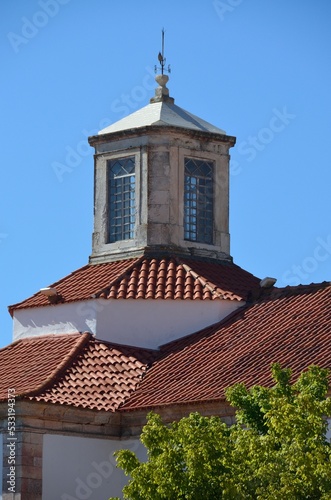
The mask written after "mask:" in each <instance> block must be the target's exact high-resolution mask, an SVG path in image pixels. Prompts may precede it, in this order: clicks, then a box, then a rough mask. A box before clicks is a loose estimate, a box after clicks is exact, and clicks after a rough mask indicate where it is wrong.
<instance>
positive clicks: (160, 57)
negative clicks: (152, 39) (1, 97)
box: [154, 28, 171, 75]
mask: <svg viewBox="0 0 331 500" xmlns="http://www.w3.org/2000/svg"><path fill="white" fill-rule="evenodd" d="M157 58H158V60H159V63H160V66H159V67H157V66H156V65H155V68H154V69H155V73H157V70H159V69H160V70H161V75H163V74H164V72H165V71H166V72H167V73H170V72H171V69H170V64H168V68H165V63H166V58H165V57H164V28H162V52H159V54H158V56H157Z"/></svg>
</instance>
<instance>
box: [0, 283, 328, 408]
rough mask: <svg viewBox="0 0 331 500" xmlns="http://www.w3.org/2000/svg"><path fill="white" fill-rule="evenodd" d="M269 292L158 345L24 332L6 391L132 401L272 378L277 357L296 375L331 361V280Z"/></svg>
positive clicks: (219, 392)
mask: <svg viewBox="0 0 331 500" xmlns="http://www.w3.org/2000/svg"><path fill="white" fill-rule="evenodd" d="M265 294H266V295H265V297H261V298H260V299H259V300H257V301H256V302H254V303H251V304H247V305H246V306H244V307H242V308H241V309H239V310H237V311H236V312H234V313H232V314H231V315H230V316H228V317H227V318H226V319H225V320H223V321H222V322H220V323H218V324H216V325H213V326H211V327H208V328H205V329H204V330H201V331H200V332H197V333H194V334H191V335H189V336H186V337H184V338H182V339H179V340H177V341H174V342H171V343H169V344H167V345H164V346H163V347H161V349H160V350H159V351H158V352H157V351H150V350H147V349H140V348H134V347H128V346H120V345H115V344H110V343H107V342H103V341H99V340H96V339H94V338H93V337H92V336H91V335H90V334H87V333H85V334H71V335H48V336H47V335H45V336H43V337H32V338H26V339H23V340H19V341H17V342H15V343H13V344H11V345H9V346H8V347H6V348H4V349H1V350H0V366H1V369H2V373H3V375H2V377H0V380H1V382H0V398H1V399H2V400H4V399H6V397H7V390H8V387H14V388H15V389H16V393H17V395H20V396H21V397H23V398H29V399H30V400H34V401H43V402H49V403H57V404H65V405H73V406H77V407H84V408H89V409H98V410H106V411H116V410H118V409H121V410H122V411H128V410H132V409H138V408H151V407H155V406H159V405H170V404H185V403H194V402H195V403H201V402H203V401H213V400H219V399H223V398H224V389H225V388H226V387H228V386H230V385H232V384H234V383H236V382H244V383H245V384H247V385H248V386H252V385H254V384H262V385H270V384H271V377H270V364H271V363H272V362H276V361H277V362H280V363H281V364H282V366H284V367H290V368H292V370H293V377H294V378H296V377H297V376H298V375H299V373H300V372H301V371H302V370H304V369H306V368H307V367H308V366H309V365H311V364H313V363H314V364H317V365H320V366H322V367H327V368H331V349H330V347H331V323H330V310H331V286H330V284H328V283H324V284H320V285H307V286H299V287H293V288H291V287H287V288H284V289H272V290H267V291H265ZM22 374H24V376H23V375H22Z"/></svg>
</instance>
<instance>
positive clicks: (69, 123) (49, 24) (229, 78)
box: [0, 0, 331, 346]
mask: <svg viewBox="0 0 331 500" xmlns="http://www.w3.org/2000/svg"><path fill="white" fill-rule="evenodd" d="M330 24H331V3H330V2H329V1H328V0H315V1H314V2H312V1H311V0H291V1H289V0H224V1H222V0H215V1H213V0H190V1H186V0H183V1H181V2H164V1H162V2H161V1H158V0H141V1H137V0H112V1H111V0H94V1H88V0H36V1H35V0H2V1H1V4H0V32H1V44H0V51H1V54H0V55H1V62H2V78H1V82H0V88H1V124H0V127H1V162H2V168H1V197H0V203H1V212H0V213H1V219H0V256H1V264H2V286H1V295H0V325H1V336H0V346H3V345H6V344H8V343H9V342H10V340H11V318H10V316H9V314H8V312H7V306H8V305H9V304H13V303H16V302H19V301H21V300H23V299H24V298H26V297H28V296H30V295H32V294H33V293H35V292H37V291H38V290H39V289H40V288H41V287H44V286H47V285H49V284H51V283H52V282H54V281H56V280H58V279H59V278H61V277H63V276H65V275H67V274H68V273H70V272H71V271H73V270H75V269H77V268H79V267H81V266H82V265H84V264H86V263H87V261H88V256H89V254H90V253H91V234H92V223H93V156H92V149H91V148H90V147H88V145H87V140H86V138H87V136H88V135H92V134H94V133H96V131H97V130H99V129H101V128H104V127H105V126H106V125H107V124H110V123H112V122H115V121H117V120H119V119H120V118H122V117H123V116H125V115H126V114H129V113H131V112H133V111H135V110H136V109H138V108H139V107H142V106H144V105H146V104H147V103H148V101H149V98H150V97H151V96H152V95H153V93H154V91H153V88H154V87H155V85H154V82H153V68H154V65H155V63H156V62H157V53H158V51H159V49H160V46H161V29H162V27H163V26H164V27H165V30H166V41H165V49H166V54H165V55H166V58H167V63H170V64H171V68H172V72H171V75H170V81H169V84H168V87H169V88H170V93H171V95H172V96H173V97H174V98H175V102H176V104H178V105H179V106H181V107H183V108H184V109H187V110H189V111H190V112H192V113H194V114H196V115H198V116H200V117H201V118H203V119H205V120H207V121H209V122H211V123H213V124H214V125H216V126H218V127H220V128H223V129H224V130H226V132H227V133H228V134H229V135H234V136H236V137H237V145H236V146H235V148H233V149H232V160H231V161H232V164H231V190H230V232H231V254H232V256H233V258H234V261H235V262H236V263H237V264H238V265H240V266H242V267H243V268H245V269H247V270H248V271H250V272H252V273H253V274H255V275H257V276H259V277H261V278H263V277H265V276H272V277H275V278H277V280H278V281H277V285H279V286H286V285H295V284H298V283H311V282H320V281H324V280H327V281H329V280H331V227H330V226H331V225H330V185H331V161H330V152H329V150H330V132H331V92H330V89H331V65H330V60H331V58H330V52H331V30H330Z"/></svg>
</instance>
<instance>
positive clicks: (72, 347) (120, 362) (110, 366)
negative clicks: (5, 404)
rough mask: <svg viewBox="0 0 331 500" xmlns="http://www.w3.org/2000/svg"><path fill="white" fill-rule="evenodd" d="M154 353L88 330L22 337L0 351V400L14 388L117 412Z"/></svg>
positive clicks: (47, 398) (32, 397) (35, 395)
mask: <svg viewBox="0 0 331 500" xmlns="http://www.w3.org/2000/svg"><path fill="white" fill-rule="evenodd" d="M154 358H155V354H154V353H153V351H149V350H147V349H138V348H133V347H125V346H121V347H120V349H119V348H118V347H117V346H115V345H111V344H109V343H106V342H102V341H98V340H95V339H94V338H93V337H92V336H91V335H90V334H89V333H85V334H70V335H45V336H42V337H32V338H26V339H22V340H19V341H17V342H15V343H13V344H11V345H10V346H8V347H6V348H4V349H1V350H0V366H1V368H2V370H3V372H2V373H3V375H2V377H1V383H0V400H5V399H7V391H8V387H12V388H14V389H15V392H16V396H17V397H23V398H24V399H30V400H35V401H42V402H48V403H58V404H65V405H71V406H76V407H83V408H89V409H96V410H107V411H114V410H116V409H117V408H118V407H119V406H120V405H121V404H122V403H123V402H124V401H125V400H126V399H128V398H129V396H130V394H131V393H132V392H133V391H134V390H135V389H136V387H137V385H138V384H139V383H140V382H141V379H142V377H143V375H144V373H145V372H146V369H147V366H148V364H149V363H150V362H151V361H152V360H153V359H154Z"/></svg>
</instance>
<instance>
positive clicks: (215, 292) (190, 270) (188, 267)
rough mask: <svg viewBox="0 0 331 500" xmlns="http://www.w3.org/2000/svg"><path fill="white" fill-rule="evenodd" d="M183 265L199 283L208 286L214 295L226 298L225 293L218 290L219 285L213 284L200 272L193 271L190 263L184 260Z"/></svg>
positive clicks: (204, 286)
mask: <svg viewBox="0 0 331 500" xmlns="http://www.w3.org/2000/svg"><path fill="white" fill-rule="evenodd" d="M181 265H182V266H183V268H184V269H185V271H186V272H187V273H189V274H190V275H191V276H192V278H193V279H194V280H197V281H199V283H200V284H201V285H202V287H203V288H207V289H208V290H209V291H210V293H211V294H212V295H216V296H217V297H219V298H220V299H223V298H224V295H223V294H220V293H219V292H218V291H217V290H216V288H218V287H217V286H216V285H215V284H214V286H211V284H210V283H209V282H208V281H207V280H205V279H204V278H203V277H202V276H201V275H200V274H198V273H197V272H196V271H193V269H192V268H191V267H190V266H189V265H188V264H185V263H184V262H182V263H181Z"/></svg>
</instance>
